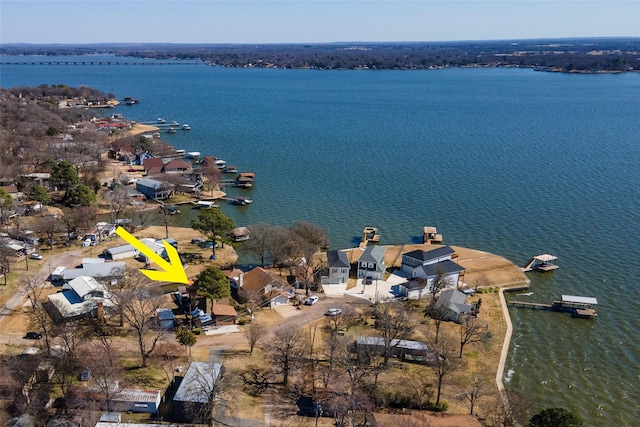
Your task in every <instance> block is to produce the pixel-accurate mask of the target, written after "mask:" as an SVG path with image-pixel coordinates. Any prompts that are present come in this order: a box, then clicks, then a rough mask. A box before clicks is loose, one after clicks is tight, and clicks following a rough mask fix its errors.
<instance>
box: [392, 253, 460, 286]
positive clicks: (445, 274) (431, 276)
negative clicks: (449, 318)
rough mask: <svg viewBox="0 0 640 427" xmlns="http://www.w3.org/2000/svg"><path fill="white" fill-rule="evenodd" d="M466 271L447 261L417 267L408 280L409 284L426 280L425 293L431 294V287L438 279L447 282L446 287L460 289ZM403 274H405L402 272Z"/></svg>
mask: <svg viewBox="0 0 640 427" xmlns="http://www.w3.org/2000/svg"><path fill="white" fill-rule="evenodd" d="M464 271H465V268H464V267H462V266H460V265H458V264H456V263H455V262H453V261H449V260H445V261H440V262H438V263H435V264H427V265H421V266H419V267H416V268H414V269H413V270H412V271H411V273H410V276H409V277H407V279H409V282H411V281H412V280H413V281H415V279H424V280H425V281H426V283H425V286H426V288H425V289H424V291H425V292H427V293H429V292H431V286H432V285H433V283H434V282H435V281H436V280H438V278H440V280H442V281H444V282H446V285H445V287H458V282H459V281H460V280H461V277H463V276H464ZM401 273H405V272H404V271H401Z"/></svg>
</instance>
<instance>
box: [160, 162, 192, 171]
mask: <svg viewBox="0 0 640 427" xmlns="http://www.w3.org/2000/svg"><path fill="white" fill-rule="evenodd" d="M191 169H193V168H192V167H191V165H190V164H189V163H187V162H185V161H184V160H181V159H173V160H171V161H169V162H167V163H165V164H164V166H163V167H162V171H163V172H164V173H183V172H190V171H191Z"/></svg>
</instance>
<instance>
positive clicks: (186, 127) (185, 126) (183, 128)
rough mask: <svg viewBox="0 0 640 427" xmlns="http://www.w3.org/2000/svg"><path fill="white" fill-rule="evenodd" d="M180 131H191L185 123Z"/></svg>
mask: <svg viewBox="0 0 640 427" xmlns="http://www.w3.org/2000/svg"><path fill="white" fill-rule="evenodd" d="M182 130H191V126H189V125H188V124H186V123H185V124H183V125H182Z"/></svg>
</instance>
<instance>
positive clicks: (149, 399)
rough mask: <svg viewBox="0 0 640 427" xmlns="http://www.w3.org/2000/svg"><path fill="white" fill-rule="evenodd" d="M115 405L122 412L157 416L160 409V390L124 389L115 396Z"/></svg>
mask: <svg viewBox="0 0 640 427" xmlns="http://www.w3.org/2000/svg"><path fill="white" fill-rule="evenodd" d="M113 403H114V405H115V406H116V407H117V408H118V409H119V410H121V411H131V412H143V413H149V414H155V413H156V412H158V408H159V407H160V390H143V389H139V388H123V389H121V390H119V391H118V392H117V393H116V394H115V395H114V397H113Z"/></svg>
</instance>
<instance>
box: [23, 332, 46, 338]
mask: <svg viewBox="0 0 640 427" xmlns="http://www.w3.org/2000/svg"><path fill="white" fill-rule="evenodd" d="M24 337H25V338H26V339H28V340H39V339H41V338H42V334H41V333H40V332H33V331H30V332H27V333H26V334H25V336H24Z"/></svg>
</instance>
